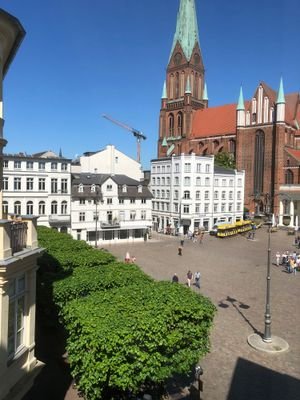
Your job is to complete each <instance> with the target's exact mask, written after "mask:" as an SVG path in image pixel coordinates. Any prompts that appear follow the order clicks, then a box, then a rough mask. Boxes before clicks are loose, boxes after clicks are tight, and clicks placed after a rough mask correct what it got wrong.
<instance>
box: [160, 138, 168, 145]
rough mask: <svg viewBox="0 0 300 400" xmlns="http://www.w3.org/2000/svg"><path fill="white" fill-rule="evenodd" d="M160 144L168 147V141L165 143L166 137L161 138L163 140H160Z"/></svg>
mask: <svg viewBox="0 0 300 400" xmlns="http://www.w3.org/2000/svg"><path fill="white" fill-rule="evenodd" d="M161 145H162V147H168V143H167V139H166V137H164V138H163V141H162V144H161Z"/></svg>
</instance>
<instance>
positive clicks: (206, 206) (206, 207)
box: [204, 203, 209, 213]
mask: <svg viewBox="0 0 300 400" xmlns="http://www.w3.org/2000/svg"><path fill="white" fill-rule="evenodd" d="M208 211H209V204H208V203H205V204H204V212H205V213H208Z"/></svg>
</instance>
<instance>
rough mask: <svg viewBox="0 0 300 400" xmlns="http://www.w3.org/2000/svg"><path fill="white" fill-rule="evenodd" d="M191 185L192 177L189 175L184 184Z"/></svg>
mask: <svg viewBox="0 0 300 400" xmlns="http://www.w3.org/2000/svg"><path fill="white" fill-rule="evenodd" d="M190 185H191V178H190V177H189V176H185V177H184V186H190Z"/></svg>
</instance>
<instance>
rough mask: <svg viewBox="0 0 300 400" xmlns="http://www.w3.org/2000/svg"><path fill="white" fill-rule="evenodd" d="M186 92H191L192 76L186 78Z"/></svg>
mask: <svg viewBox="0 0 300 400" xmlns="http://www.w3.org/2000/svg"><path fill="white" fill-rule="evenodd" d="M184 93H185V94H191V93H192V90H191V81H190V76H188V77H187V80H186V87H185V92H184Z"/></svg>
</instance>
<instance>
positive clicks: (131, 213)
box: [130, 210, 136, 221]
mask: <svg viewBox="0 0 300 400" xmlns="http://www.w3.org/2000/svg"><path fill="white" fill-rule="evenodd" d="M135 216H136V212H135V211H134V210H131V211H130V220H131V221H134V220H135Z"/></svg>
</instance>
